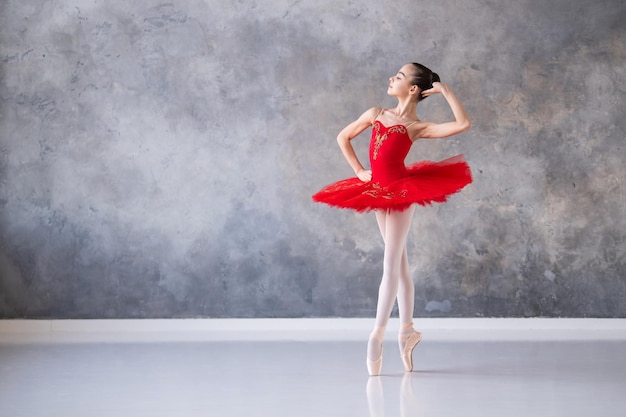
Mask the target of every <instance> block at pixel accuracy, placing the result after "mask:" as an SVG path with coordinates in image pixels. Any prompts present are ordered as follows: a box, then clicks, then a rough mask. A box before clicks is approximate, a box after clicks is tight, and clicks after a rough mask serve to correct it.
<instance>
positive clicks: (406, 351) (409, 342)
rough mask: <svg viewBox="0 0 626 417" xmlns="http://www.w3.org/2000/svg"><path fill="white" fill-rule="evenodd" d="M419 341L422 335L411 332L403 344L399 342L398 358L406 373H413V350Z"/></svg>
mask: <svg viewBox="0 0 626 417" xmlns="http://www.w3.org/2000/svg"><path fill="white" fill-rule="evenodd" d="M421 340H422V334H421V333H420V332H413V333H411V335H410V336H409V337H408V338H407V339H406V340H405V341H404V342H400V356H401V357H402V363H403V364H404V369H405V370H406V371H407V372H411V371H413V349H414V348H415V346H417V344H418V343H419V342H420V341H421Z"/></svg>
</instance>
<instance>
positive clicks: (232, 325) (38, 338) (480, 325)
mask: <svg viewBox="0 0 626 417" xmlns="http://www.w3.org/2000/svg"><path fill="white" fill-rule="evenodd" d="M414 323H415V328H416V329H417V330H419V331H421V332H422V333H424V338H425V340H426V339H428V340H433V341H519V340H528V341H533V340H536V341H558V340H621V341H626V319H567V318H485V319H482V318H481V319H476V318H427V319H415V320H414ZM373 324H374V321H373V319H351V318H324V319H140V320H0V343H18V344H19V343H131V342H132V343H143V342H210V341H214V342H218V341H235V340H253V341H352V340H354V341H357V340H358V341H361V340H364V339H366V338H367V336H368V334H369V332H370V331H371V328H372V326H373ZM398 326H399V323H398V320H397V319H391V321H390V323H389V325H388V327H387V331H388V332H395V331H397V329H398Z"/></svg>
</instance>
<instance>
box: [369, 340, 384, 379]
mask: <svg viewBox="0 0 626 417" xmlns="http://www.w3.org/2000/svg"><path fill="white" fill-rule="evenodd" d="M367 343H368V347H367V372H369V374H370V376H378V375H380V370H381V369H382V367H383V342H382V340H381V339H379V338H378V337H376V336H375V335H373V334H372V335H370V339H369V341H368V342H367ZM376 345H378V346H380V356H379V357H378V359H375V360H371V359H370V349H373V347H372V346H376Z"/></svg>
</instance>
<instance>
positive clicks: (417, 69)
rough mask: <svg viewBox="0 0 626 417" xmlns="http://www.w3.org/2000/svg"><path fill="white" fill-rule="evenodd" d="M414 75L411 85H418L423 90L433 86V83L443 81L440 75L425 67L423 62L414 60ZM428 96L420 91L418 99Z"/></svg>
mask: <svg viewBox="0 0 626 417" xmlns="http://www.w3.org/2000/svg"><path fill="white" fill-rule="evenodd" d="M413 69H414V72H413V77H412V78H411V85H416V86H418V87H419V88H420V90H421V91H424V90H429V89H431V88H433V83H438V82H441V79H440V78H439V75H438V74H437V73H436V72H432V71H431V70H430V68H428V67H425V66H424V65H422V64H418V63H417V62H413ZM425 98H426V97H424V96H422V93H421V92H420V95H419V97H418V98H417V101H421V100H424V99H425Z"/></svg>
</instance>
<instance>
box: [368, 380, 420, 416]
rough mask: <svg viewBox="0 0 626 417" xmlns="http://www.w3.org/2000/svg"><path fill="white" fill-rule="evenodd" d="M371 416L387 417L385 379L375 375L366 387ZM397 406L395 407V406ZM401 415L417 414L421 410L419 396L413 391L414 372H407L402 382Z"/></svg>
mask: <svg viewBox="0 0 626 417" xmlns="http://www.w3.org/2000/svg"><path fill="white" fill-rule="evenodd" d="M365 392H366V393H367V406H368V408H369V414H370V417H385V398H384V397H385V396H384V390H383V380H382V378H381V377H378V376H373V377H370V378H369V379H368V380H367V386H366V387H365ZM394 408H395V407H394ZM399 408H400V417H408V416H411V415H415V413H416V412H417V411H418V410H419V404H418V400H417V396H416V395H415V392H414V391H413V373H411V372H405V373H404V375H403V376H402V380H401V383H400V407H399Z"/></svg>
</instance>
